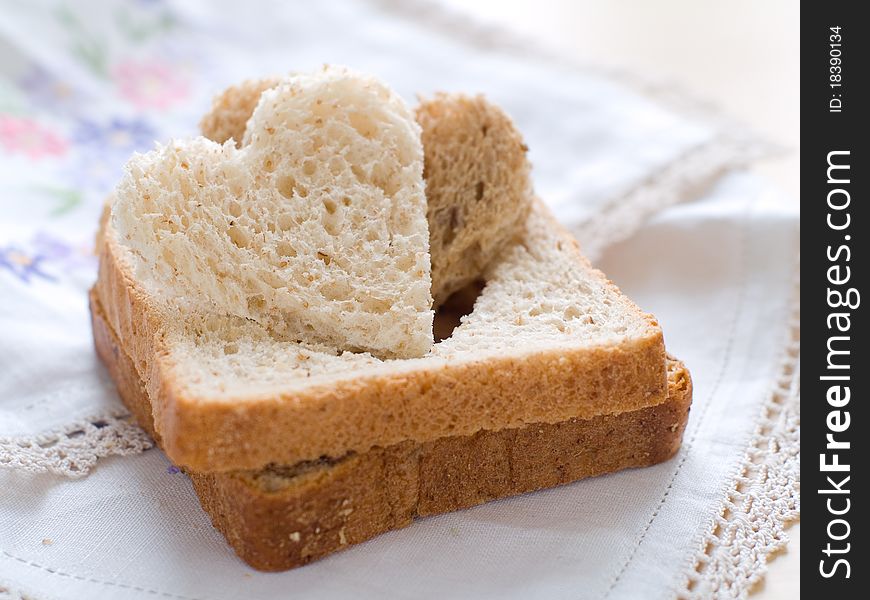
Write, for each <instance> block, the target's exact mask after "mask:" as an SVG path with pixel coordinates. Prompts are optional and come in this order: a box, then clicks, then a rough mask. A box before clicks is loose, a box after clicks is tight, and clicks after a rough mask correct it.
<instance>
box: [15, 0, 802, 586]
mask: <svg viewBox="0 0 870 600" xmlns="http://www.w3.org/2000/svg"><path fill="white" fill-rule="evenodd" d="M72 6H73V5H66V4H62V3H52V2H33V3H16V4H12V3H6V2H4V3H3V4H2V12H3V18H2V19H0V192H2V195H0V209H2V210H0V466H5V467H7V468H6V469H0V598H3V597H4V596H3V595H4V594H6V595H8V596H10V597H18V596H27V595H29V597H33V598H83V597H87V598H118V597H124V598H150V597H154V596H164V597H168V598H197V599H208V600H217V599H223V598H238V597H245V598H273V597H285V596H287V597H316V598H328V597H346V596H350V595H352V596H354V597H362V598H365V597H377V598H381V597H391V598H392V597H396V598H421V597H433V598H436V597H437V598H442V597H451V598H452V597H457V598H460V597H473V598H480V597H494V598H495V597H499V598H503V597H522V598H525V597H529V596H534V597H556V598H639V597H643V598H660V597H662V598H663V597H672V596H675V595H686V596H688V595H692V594H695V595H699V596H703V597H708V596H710V595H712V594H714V593H718V594H720V595H721V596H722V597H730V596H735V595H740V594H743V593H745V592H746V590H747V589H748V587H749V585H750V584H751V583H752V581H754V580H755V579H756V578H757V577H758V576H760V574H761V572H762V571H763V564H764V559H765V558H766V556H767V553H769V552H770V551H771V550H772V549H773V548H775V547H776V546H777V545H778V544H781V543H782V539H783V537H782V522H783V520H785V519H788V518H793V517H794V516H795V515H796V514H797V510H798V490H797V478H798V472H797V465H798V464H799V463H798V456H797V455H798V451H799V447H798V441H799V437H798V436H799V430H798V426H799V415H798V404H797V395H798V390H797V386H796V381H797V373H798V370H799V369H798V365H799V350H798V347H799V321H798V320H797V319H798V318H799V317H798V316H797V315H796V313H795V311H796V306H795V305H794V303H795V298H796V295H795V280H794V278H795V276H796V272H797V268H796V265H797V256H796V254H797V247H798V237H799V225H798V223H799V215H798V213H797V206H796V204H794V203H792V202H789V201H788V200H786V199H783V198H781V197H780V196H779V195H778V194H777V193H776V192H775V190H772V189H770V188H769V186H767V185H766V184H765V183H764V182H761V181H759V180H757V179H756V178H754V177H753V176H750V175H748V174H745V173H735V174H732V175H728V176H726V177H724V178H723V179H721V180H720V181H719V183H718V184H716V185H715V186H714V187H713V188H712V189H711V190H710V191H709V192H707V193H706V194H705V195H704V197H703V198H702V199H699V200H698V201H697V202H694V203H692V204H683V205H680V206H676V207H673V208H669V209H667V210H663V209H664V208H665V207H666V206H668V205H670V204H675V203H677V202H679V201H685V200H692V199H695V197H694V196H692V195H690V192H693V191H697V189H699V188H701V187H703V185H704V184H707V183H709V182H711V181H713V180H714V179H715V178H716V177H717V176H719V175H721V174H722V173H725V172H727V171H728V170H730V169H733V168H734V167H736V166H738V165H740V164H744V163H745V162H747V161H748V160H750V159H751V158H752V157H753V156H754V155H755V153H757V151H758V148H759V147H760V145H759V144H755V143H753V141H752V139H751V138H750V137H748V136H746V135H744V134H742V133H740V132H739V131H738V130H736V129H734V128H732V127H729V126H724V125H723V124H722V122H721V121H719V120H717V119H714V118H710V116H709V115H703V114H700V113H699V112H698V111H695V110H690V108H689V107H690V106H691V104H690V103H689V102H685V101H684V102H676V103H675V102H674V101H673V100H669V101H667V102H665V101H663V100H661V98H660V97H651V96H649V95H646V94H644V93H642V92H640V91H638V88H637V87H636V86H634V85H632V84H631V83H628V82H627V80H626V79H625V78H615V77H613V76H611V75H608V74H606V73H601V72H597V71H595V70H590V69H580V68H577V67H575V66H572V65H570V64H567V63H565V62H563V61H560V60H558V59H554V58H552V57H548V56H546V55H544V54H543V53H540V52H538V51H536V50H534V49H531V48H529V47H528V46H526V45H523V44H521V43H518V42H514V41H512V40H509V39H507V38H506V36H505V35H504V34H501V33H499V32H494V31H492V30H489V29H485V28H481V27H480V26H478V25H476V24H474V23H469V22H467V21H465V20H463V19H462V18H461V17H460V16H457V15H450V14H448V13H444V12H442V11H441V10H440V9H439V8H438V7H437V6H435V5H430V4H425V3H420V2H412V3H410V8H409V7H408V4H407V3H405V4H402V5H400V4H399V3H392V2H387V1H381V2H352V1H350V0H341V1H338V2H330V3H316V6H315V3H306V4H305V5H304V7H303V6H302V5H293V6H292V7H291V6H289V5H286V4H284V3H263V4H260V5H256V6H254V7H252V6H251V4H250V3H234V2H229V1H222V2H216V3H205V2H187V3H169V4H167V3H163V2H158V1H152V2H145V1H139V2H121V1H118V2H109V3H106V2H104V3H99V4H96V3H86V2H82V3H76V4H75V5H74V8H71V7H72ZM323 62H334V63H344V64H348V65H350V66H352V67H354V68H357V69H360V70H364V71H370V72H372V73H374V74H376V75H378V76H380V77H381V78H383V79H384V80H386V81H387V82H389V83H390V84H391V85H393V86H394V87H395V88H396V89H397V90H398V91H399V92H400V93H401V94H403V95H404V96H405V97H406V98H407V99H408V100H409V101H411V102H413V98H414V94H416V93H420V94H423V95H430V94H432V93H433V92H435V91H438V90H451V91H466V92H483V93H486V94H487V95H488V96H489V97H490V98H491V99H493V100H494V101H496V102H498V103H499V104H501V105H502V106H504V107H505V109H506V110H507V111H508V112H509V113H510V114H511V115H512V116H513V117H514V118H515V120H516V121H517V124H518V126H519V128H520V129H521V130H522V131H523V133H524V135H525V137H526V141H527V143H528V145H529V146H530V148H531V158H532V160H533V162H534V165H535V167H534V180H535V185H536V189H537V191H538V193H539V194H540V195H541V196H542V198H544V200H545V201H547V202H548V203H549V204H550V206H551V207H552V208H553V210H554V211H555V212H556V214H557V216H559V218H560V219H562V220H563V222H565V223H566V224H568V225H569V226H571V227H572V228H573V230H574V231H575V233H576V234H577V235H578V237H579V239H580V240H581V243H582V244H583V246H584V247H585V248H586V249H587V251H589V252H590V253H591V254H592V255H593V256H594V258H596V259H597V263H598V264H599V265H600V266H601V267H602V268H603V269H604V270H605V272H606V273H607V274H608V276H609V277H611V278H612V279H614V280H615V281H616V282H617V283H618V284H619V285H620V286H622V287H623V289H624V290H625V291H626V292H627V293H628V294H629V295H630V296H631V297H632V298H633V299H634V300H635V301H636V302H638V304H640V305H641V306H642V307H643V308H644V309H646V310H649V311H651V312H653V313H655V314H656V315H657V317H658V318H659V320H660V322H661V323H662V326H663V328H664V331H665V336H666V341H667V345H668V348H669V350H670V351H671V352H673V353H674V354H675V355H676V356H678V357H679V358H681V359H683V360H684V361H685V362H686V364H687V365H688V366H689V368H690V370H691V372H692V375H693V378H694V381H695V400H694V404H693V408H692V412H691V415H690V419H689V425H688V429H687V431H686V435H685V441H684V446H683V449H682V450H681V451H680V453H679V455H678V456H677V457H676V458H674V459H673V460H671V461H669V462H667V463H665V464H662V465H658V466H655V467H652V468H649V469H642V470H632V471H627V472H623V473H618V474H614V475H610V476H606V477H601V478H596V479H592V480H587V481H583V482H578V483H576V484H572V485H568V486H564V487H561V488H558V489H554V490H548V491H543V492H538V493H535V494H528V495H525V496H521V497H518V498H513V499H508V500H503V501H499V502H494V503H491V504H488V505H485V506H481V507H478V508H475V509H472V510H467V511H462V512H459V513H455V514H450V515H444V516H440V517H434V518H427V519H423V520H421V521H419V522H418V523H415V524H414V525H413V526H411V527H409V528H407V529H405V530H402V531H397V532H392V533H389V534H386V535H383V536H381V537H379V538H377V539H375V540H372V541H370V542H367V543H365V544H362V545H360V546H357V547H354V548H351V549H349V550H347V551H345V552H342V553H340V554H337V555H334V556H332V557H329V558H327V559H325V560H323V561H320V562H318V563H315V564H313V565H309V566H307V567H305V568H302V569H297V570H294V571H291V572H287V573H281V574H263V573H258V572H256V571H253V570H251V569H250V568H248V567H246V566H245V565H244V564H243V563H241V562H240V561H239V560H238V559H237V558H236V557H235V556H234V555H233V554H232V552H231V551H230V550H229V548H228V547H227V545H226V543H225V542H224V540H223V539H222V537H221V536H220V535H219V534H218V533H216V532H215V531H214V530H213V529H212V527H211V525H210V524H209V521H208V518H207V516H206V515H205V514H204V513H203V511H202V510H201V508H200V507H199V505H198V503H197V501H196V497H195V495H194V494H193V491H192V488H191V486H190V483H189V482H188V480H187V479H186V478H185V476H184V475H182V474H180V473H176V472H174V471H175V470H174V469H171V468H170V467H171V465H170V464H169V463H168V462H167V460H166V458H165V457H164V455H163V454H162V453H161V452H159V451H158V450H156V449H151V450H146V449H147V448H148V447H149V446H150V442H149V440H148V439H147V437H146V436H144V434H143V433H142V432H141V431H140V430H139V429H138V428H137V427H135V426H134V425H132V424H130V423H129V422H128V421H127V420H126V419H125V418H124V415H125V411H124V409H123V407H122V406H121V405H120V403H119V401H118V399H117V396H116V394H115V392H114V389H113V387H112V384H111V381H110V380H109V379H108V377H107V375H106V374H105V372H104V371H103V369H102V367H101V366H100V365H99V364H98V361H97V359H96V357H95V356H94V353H93V350H92V346H91V340H90V332H89V323H88V318H87V308H86V306H87V305H86V291H87V288H88V287H89V285H90V284H91V283H92V282H93V279H94V277H95V262H94V259H93V257H92V255H91V254H90V251H91V248H92V240H93V234H94V231H95V229H96V223H97V217H98V214H99V210H100V207H101V203H102V200H103V198H104V196H105V194H106V193H107V192H108V191H109V190H110V189H111V187H112V185H113V184H114V182H115V180H116V179H117V177H118V175H119V173H120V170H121V167H122V165H123V162H124V160H125V159H126V157H127V156H129V154H130V153H131V152H133V151H135V150H139V151H144V150H147V149H149V148H150V147H152V145H153V141H154V140H162V141H165V140H167V139H169V138H170V137H181V136H185V135H192V134H194V133H195V131H196V125H197V122H198V119H199V117H200V116H201V115H202V114H203V113H204V112H205V111H206V110H207V109H208V107H209V102H210V97H211V96H212V95H213V94H214V93H216V92H218V91H219V90H221V89H222V88H223V87H224V86H225V85H227V84H230V83H233V82H236V81H239V80H241V79H244V78H247V77H256V76H259V75H267V74H272V73H280V72H286V71H289V70H302V69H310V68H315V67H316V66H317V65H319V64H321V63H323ZM655 213H657V214H656V216H655V217H653V218H652V220H649V221H647V222H646V223H645V224H644V220H645V219H646V217H648V216H649V215H652V214H655ZM642 224H643V226H642V227H641V225H642ZM620 240H621V241H620ZM605 248H606V250H605ZM717 525H718V528H717V532H718V533H717V535H715V536H714V535H712V532H713V530H714V528H715V527H716V526H717ZM690 588H691V589H690Z"/></svg>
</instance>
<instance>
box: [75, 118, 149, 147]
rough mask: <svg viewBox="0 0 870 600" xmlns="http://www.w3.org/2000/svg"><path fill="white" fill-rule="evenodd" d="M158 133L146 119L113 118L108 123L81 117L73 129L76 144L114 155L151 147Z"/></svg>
mask: <svg viewBox="0 0 870 600" xmlns="http://www.w3.org/2000/svg"><path fill="white" fill-rule="evenodd" d="M156 138H157V134H156V132H155V131H154V128H153V127H151V125H150V124H149V123H148V122H147V121H145V120H144V119H140V118H134V119H121V118H118V117H115V118H113V119H112V120H110V121H109V122H108V123H97V122H95V121H91V120H89V119H81V120H80V121H79V122H78V123H77V124H76V127H75V129H74V130H73V134H72V140H73V142H74V143H76V144H81V145H83V146H86V147H89V148H90V149H92V150H98V151H102V152H105V153H107V154H108V153H111V154H114V155H123V156H126V155H129V154H130V153H131V152H133V151H134V150H146V149H149V148H151V146H152V145H153V144H154V140H155V139H156Z"/></svg>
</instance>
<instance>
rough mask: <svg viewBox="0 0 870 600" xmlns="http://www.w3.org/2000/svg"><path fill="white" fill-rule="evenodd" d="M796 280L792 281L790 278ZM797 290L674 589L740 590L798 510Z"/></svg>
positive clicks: (695, 594) (738, 594)
mask: <svg viewBox="0 0 870 600" xmlns="http://www.w3.org/2000/svg"><path fill="white" fill-rule="evenodd" d="M798 288H799V286H798ZM799 297H800V292H799V289H798V291H797V293H796V298H797V300H796V301H795V303H796V306H795V308H794V312H793V314H792V315H791V320H790V324H789V336H790V340H789V343H788V345H787V347H786V351H785V355H784V357H783V361H782V367H781V369H780V377H779V380H778V381H777V382H776V383H775V385H774V388H773V390H772V391H771V393H770V397H769V398H768V400H767V402H766V403H765V406H764V408H763V410H762V414H761V418H760V420H759V423H758V425H757V427H756V429H755V432H754V434H753V436H752V438H751V440H750V443H749V448H748V450H747V451H746V454H745V455H744V457H743V460H742V461H741V462H740V466H739V468H738V470H737V473H736V474H735V476H734V478H733V480H732V483H731V485H730V486H729V489H728V493H727V495H726V497H725V499H724V500H723V502H722V503H721V505H720V506H719V508H718V511H717V513H716V516H715V517H714V518H713V519H712V522H711V523H710V524H709V525H708V526H707V527H705V529H704V535H703V537H702V538H701V539H700V543H699V545H698V548H699V551H698V553H697V555H695V556H694V557H693V558H692V564H691V566H690V568H689V569H688V572H687V574H686V575H685V577H684V579H683V581H682V583H681V588H680V591H679V592H678V594H677V596H678V597H679V598H681V599H685V600H691V599H696V598H697V599H701V598H745V597H747V596H748V594H749V592H750V591H751V590H752V588H753V586H754V585H756V584H757V583H758V582H759V581H761V580H762V579H764V576H765V574H766V573H767V561H768V559H769V558H770V557H771V555H773V554H774V553H775V552H777V551H779V550H782V549H784V548H785V547H786V545H787V543H788V535H787V534H786V532H785V526H786V524H788V523H789V522H792V521H795V520H797V519H798V518H799V517H800V303H799Z"/></svg>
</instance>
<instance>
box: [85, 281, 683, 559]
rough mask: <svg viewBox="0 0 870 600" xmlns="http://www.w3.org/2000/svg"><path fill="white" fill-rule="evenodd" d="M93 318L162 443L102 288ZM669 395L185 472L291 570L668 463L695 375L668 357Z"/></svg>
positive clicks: (257, 552)
mask: <svg viewBox="0 0 870 600" xmlns="http://www.w3.org/2000/svg"><path fill="white" fill-rule="evenodd" d="M91 317H92V324H93V329H94V341H95V345H96V348H97V352H98V354H99V356H100V357H101V358H102V360H103V362H104V363H105V364H106V366H107V367H108V369H109V372H110V373H111V375H112V377H113V378H114V380H115V382H116V384H117V386H118V390H119V392H120V394H121V397H122V399H123V400H124V403H125V404H126V405H127V406H128V407H129V408H130V410H131V411H132V413H133V414H134V416H135V418H136V419H137V420H138V422H139V423H140V424H141V425H143V426H144V427H145V428H146V429H147V430H148V431H149V432H150V433H151V435H152V436H154V437H155V439H157V441H158V443H162V441H163V440H162V439H161V437H160V434H159V432H158V431H157V430H156V428H155V423H154V420H153V418H152V406H151V404H152V402H151V398H150V397H149V394H148V391H147V389H146V385H145V384H144V382H143V380H142V378H141V377H140V375H139V373H138V372H137V370H136V367H135V365H134V361H133V359H132V358H131V357H130V356H129V355H128V353H127V352H126V351H125V349H124V348H123V347H122V346H121V343H120V341H119V340H118V338H117V336H116V334H115V332H114V331H113V330H112V328H111V325H110V324H109V323H108V321H107V317H106V315H105V313H104V312H103V309H102V307H101V305H100V301H99V300H98V298H97V296H96V293H95V292H92V293H91ZM667 390H668V392H667V399H666V400H665V401H664V402H661V403H659V404H655V405H651V406H647V407H645V408H639V409H635V410H629V411H627V412H622V413H619V414H602V415H598V416H594V417H591V418H586V419H580V418H569V419H566V420H563V421H561V422H557V423H534V424H529V425H525V426H523V427H517V428H509V429H502V430H500V431H478V432H477V433H475V434H472V435H457V436H449V437H442V438H439V439H435V440H431V441H427V442H425V443H422V444H415V443H414V442H410V441H405V442H401V443H398V444H395V445H392V446H389V447H377V448H372V449H370V450H368V451H367V452H362V453H358V452H348V453H346V454H344V455H343V456H341V457H338V458H332V459H328V458H321V459H319V460H314V461H305V462H301V463H297V464H294V465H284V466H278V465H270V466H268V467H266V468H263V469H260V470H241V471H234V472H229V473H197V472H194V471H190V470H188V471H187V473H188V475H189V476H190V478H191V479H192V481H193V485H194V489H195V490H196V494H197V495H198V496H199V500H200V503H201V504H202V507H203V508H204V509H205V511H206V512H207V513H208V514H209V516H210V518H211V520H212V523H213V524H214V526H215V528H216V529H218V530H219V531H220V532H221V533H222V534H223V535H224V536H225V537H226V539H227V541H228V542H229V544H230V546H232V548H233V549H234V550H235V552H236V553H237V554H238V556H239V557H240V558H241V559H242V560H244V561H245V562H246V563H248V564H249V565H250V566H252V567H254V568H255V569H259V570H263V571H280V570H286V569H290V568H293V567H296V566H300V565H303V564H306V563H308V562H311V561H313V560H316V559H318V558H321V557H323V556H326V555H328V554H331V553H333V552H336V551H339V550H343V549H345V548H347V547H349V546H350V545H353V544H358V543H360V542H363V541H365V540H368V539H370V538H372V537H374V536H376V535H379V534H381V533H384V532H386V531H390V530H393V529H398V528H401V527H405V526H407V525H410V524H411V522H412V521H413V520H414V519H415V518H417V517H422V516H427V515H435V514H440V513H444V512H450V511H454V510H459V509H463V508H468V507H471V506H475V505H477V504H481V503H483V502H487V501H490V500H494V499H497V498H504V497H507V496H512V495H516V494H522V493H525V492H530V491H534V490H538V489H543V488H549V487H553V486H556V485H561V484H565V483H569V482H572V481H576V480H578V479H582V478H585V477H591V476H595V475H600V474H603V473H609V472H613V471H617V470H620V469H625V468H630V467H643V466H648V465H652V464H656V463H659V462H662V461H665V460H667V459H669V458H670V457H671V456H673V455H674V453H675V452H676V451H677V449H678V448H679V446H680V441H681V439H682V435H683V431H684V429H685V425H686V420H687V417H688V412H689V408H690V405H691V401H692V382H691V378H690V376H689V373H688V371H687V370H686V369H685V367H684V366H683V364H682V363H680V362H679V361H676V360H674V359H670V358H669V359H668V361H667Z"/></svg>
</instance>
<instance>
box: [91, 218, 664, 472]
mask: <svg viewBox="0 0 870 600" xmlns="http://www.w3.org/2000/svg"><path fill="white" fill-rule="evenodd" d="M100 239H101V240H102V241H101V243H100V267H99V277H98V280H97V283H96V286H95V289H96V295H97V297H98V299H99V301H100V304H101V306H102V307H103V309H104V310H105V313H106V318H107V320H108V322H109V324H110V326H111V327H112V329H113V331H115V332H117V334H118V337H119V338H120V339H121V340H122V343H123V346H124V348H125V350H126V351H127V352H128V354H129V355H130V357H131V359H132V360H133V363H134V365H135V366H136V369H137V371H138V372H139V373H140V376H141V378H142V380H143V381H144V382H145V386H146V388H147V392H148V395H149V397H150V398H151V401H150V404H151V412H152V415H153V420H154V430H155V432H156V433H157V434H158V435H159V436H160V438H161V440H162V445H163V448H164V450H165V451H166V453H167V455H168V456H169V457H170V458H171V459H172V461H173V462H175V464H178V465H181V466H184V467H187V468H189V469H191V470H192V471H195V472H200V473H208V472H219V471H235V470H239V469H257V468H261V467H264V466H266V465H267V464H296V463H300V462H303V461H311V460H318V459H320V458H321V457H323V456H327V457H338V456H344V455H346V454H347V453H348V452H356V453H363V452H366V451H368V450H369V449H371V448H373V447H382V448H386V447H390V446H393V445H395V444H399V443H401V442H406V441H409V442H411V443H413V444H415V445H419V444H422V443H426V442H432V441H434V440H437V439H439V438H443V437H448V436H464V435H472V434H474V433H476V432H478V431H481V430H488V431H499V430H502V429H514V428H517V427H522V426H524V425H526V424H529V423H559V422H562V421H565V420H567V419H573V418H576V419H590V418H593V417H599V416H602V415H618V414H620V413H625V412H629V411H637V410H640V409H645V408H649V407H653V406H657V405H659V404H662V403H663V402H665V401H666V400H667V369H666V360H665V347H664V342H663V336H662V331H661V328H660V327H659V325H658V323H657V322H656V320H655V318H654V317H653V316H652V315H649V314H646V313H644V312H643V311H641V310H640V309H639V308H638V307H637V306H636V305H635V304H633V303H632V302H631V301H630V300H629V299H628V298H626V297H625V296H624V295H623V294H622V293H621V292H620V291H619V289H618V288H617V287H616V286H615V285H613V284H612V283H611V282H609V281H608V280H607V279H606V278H605V277H604V275H603V274H602V273H601V272H600V271H597V270H595V269H594V268H592V267H591V266H590V264H589V262H588V261H587V260H586V259H585V258H584V257H583V256H582V255H581V253H580V250H579V248H578V244H577V242H576V241H575V240H574V239H573V237H571V235H570V234H569V233H567V232H566V231H565V230H564V229H563V228H562V227H561V226H560V225H559V224H558V223H556V222H555V220H554V219H553V218H552V216H551V215H550V213H549V211H548V210H547V209H546V207H545V206H544V205H543V204H542V203H541V202H538V201H536V202H535V203H534V206H533V208H532V210H531V212H530V214H529V216H528V217H527V219H526V223H525V227H524V230H523V233H522V234H521V236H520V237H519V239H517V240H516V241H515V242H514V243H513V244H512V245H510V246H509V247H508V248H507V249H506V250H505V251H504V252H503V253H502V254H501V255H500V256H499V257H498V258H497V259H496V261H494V262H493V263H492V264H491V265H490V266H489V267H488V269H487V271H486V273H485V274H484V279H485V281H486V285H485V286H484V288H483V290H482V291H481V293H480V295H479V297H478V298H477V300H476V302H475V303H474V308H473V310H472V312H471V313H470V314H468V315H466V316H464V317H463V318H462V320H461V323H460V324H459V326H458V327H456V328H455V330H453V333H452V335H451V336H450V337H449V338H448V339H445V340H443V341H440V342H438V343H436V344H434V346H433V347H432V349H431V351H430V352H429V353H428V354H427V355H425V356H424V357H422V358H416V359H403V360H382V359H379V358H377V357H374V356H372V355H370V354H367V353H352V352H341V353H338V352H335V351H333V350H330V349H329V348H327V347H325V346H319V345H316V344H306V343H299V342H297V341H296V340H294V339H288V338H283V337H280V336H277V335H276V334H275V333H274V332H272V331H269V330H267V329H265V328H263V327H262V326H260V325H259V324H258V323H256V322H252V321H250V320H246V319H240V318H237V317H232V316H220V317H219V316H214V317H213V320H214V321H216V322H215V323H212V324H206V325H207V326H203V327H202V329H197V328H196V327H182V326H178V321H179V318H178V315H177V314H167V313H166V311H165V310H162V308H161V307H160V306H159V305H158V304H157V303H155V301H154V299H153V298H152V297H151V296H150V295H149V293H148V290H147V289H146V288H145V287H144V286H143V285H142V282H141V281H139V279H138V278H137V274H136V271H135V269H134V268H133V267H132V265H131V264H130V263H129V262H128V261H127V260H126V257H125V255H124V253H123V252H122V251H121V248H120V242H119V240H118V234H117V232H116V231H115V230H114V228H113V226H112V222H111V220H108V221H106V222H104V230H103V232H102V235H101V236H100ZM227 330H230V331H232V332H233V335H232V336H231V337H221V336H216V335H214V334H213V331H227Z"/></svg>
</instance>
